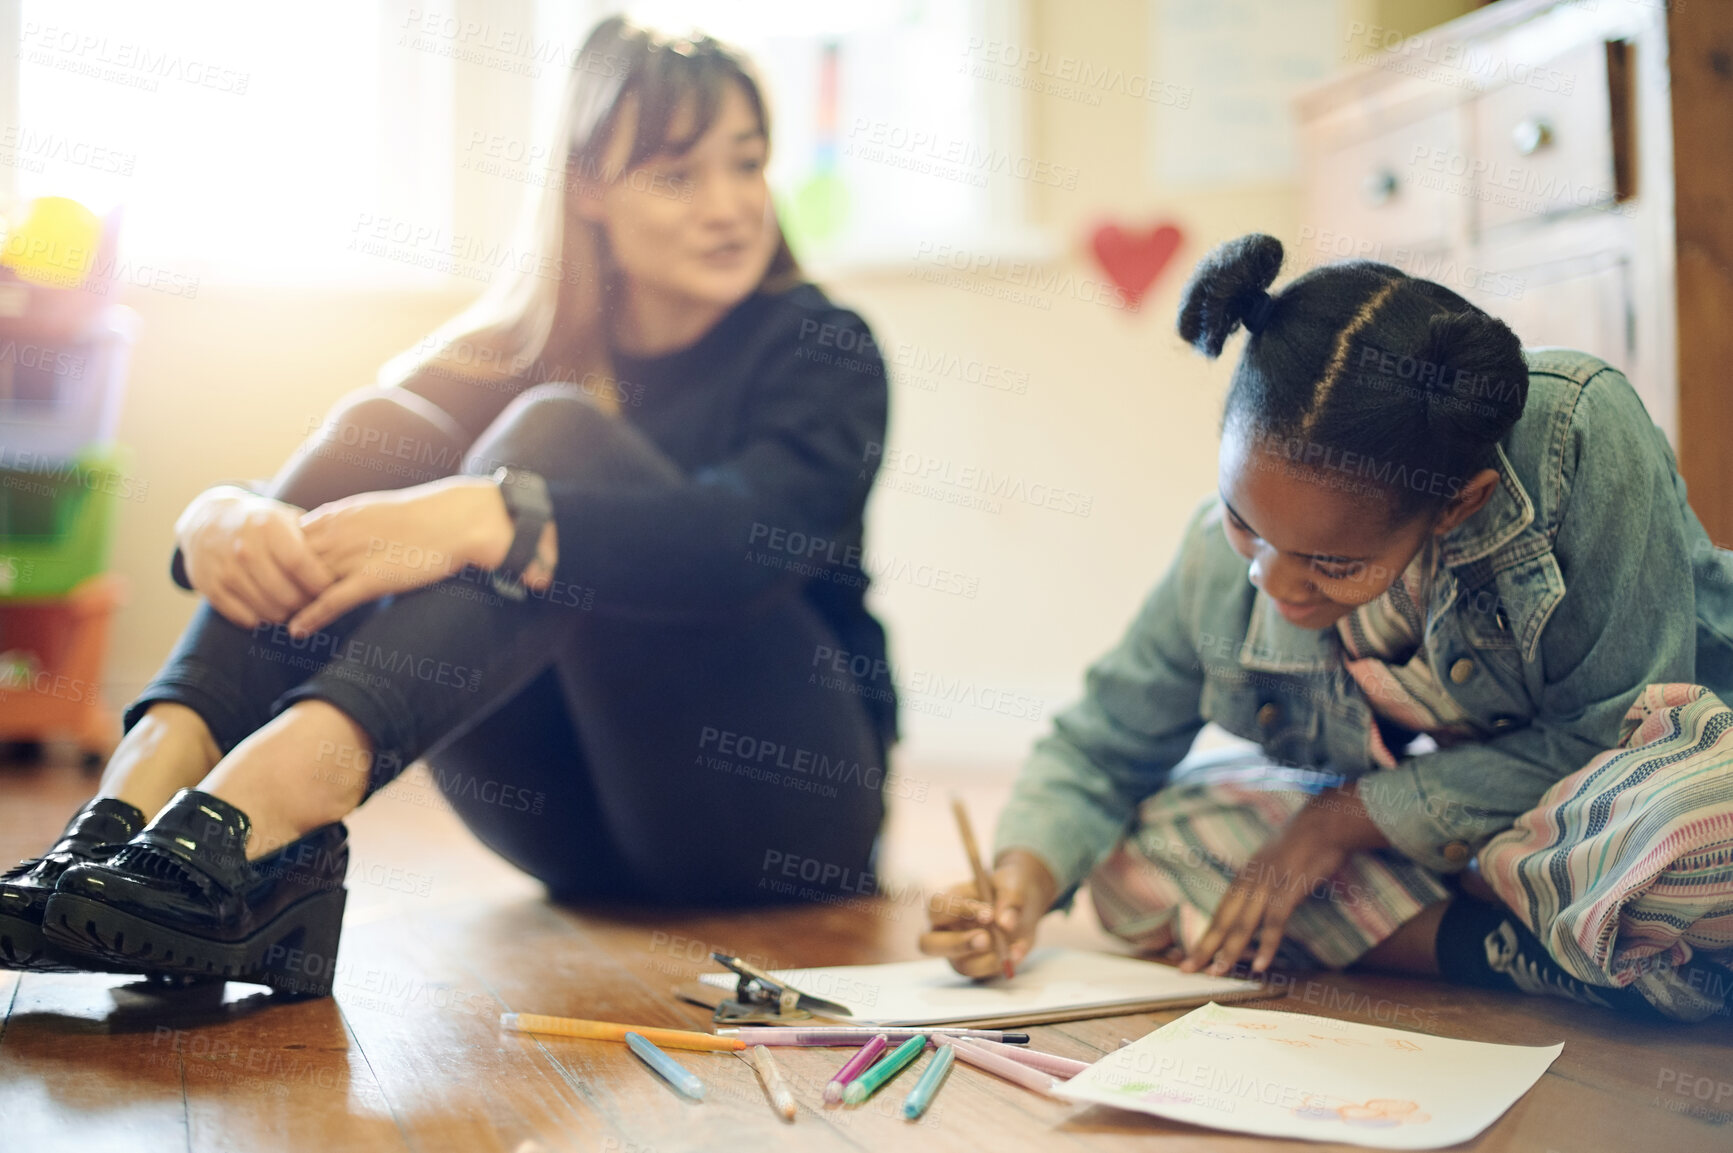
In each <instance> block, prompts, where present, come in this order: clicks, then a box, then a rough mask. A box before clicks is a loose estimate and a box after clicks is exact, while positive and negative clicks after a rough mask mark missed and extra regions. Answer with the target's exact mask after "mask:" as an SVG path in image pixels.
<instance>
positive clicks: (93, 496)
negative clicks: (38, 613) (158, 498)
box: [0, 448, 143, 603]
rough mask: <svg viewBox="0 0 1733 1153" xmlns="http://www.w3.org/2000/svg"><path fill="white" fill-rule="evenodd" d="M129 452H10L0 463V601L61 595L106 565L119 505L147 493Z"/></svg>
mask: <svg viewBox="0 0 1733 1153" xmlns="http://www.w3.org/2000/svg"><path fill="white" fill-rule="evenodd" d="M126 460H127V454H126V453H124V452H122V451H121V450H120V449H118V448H110V449H107V450H104V451H92V452H88V453H86V454H85V455H84V456H82V457H79V458H77V459H74V460H69V461H57V460H54V459H53V458H47V457H44V458H27V457H18V458H14V456H13V454H11V453H8V454H7V456H6V459H5V461H4V464H5V466H6V467H4V468H0V603H4V601H5V599H6V598H9V597H51V596H61V595H64V594H66V593H68V592H70V591H71V590H72V589H73V587H74V586H75V585H77V584H78V583H79V582H81V581H83V580H85V579H86V578H88V577H91V576H94V575H95V574H97V573H99V572H101V571H102V570H103V569H104V568H106V567H107V565H108V551H109V545H110V544H111V543H112V540H113V523H114V514H115V509H116V507H117V506H118V504H119V503H120V501H122V500H125V499H137V498H138V497H140V496H142V495H143V488H142V482H140V481H138V480H137V479H136V478H135V477H132V476H129V475H128V474H127V472H126V469H125V467H124V466H125V462H126ZM19 466H21V467H19Z"/></svg>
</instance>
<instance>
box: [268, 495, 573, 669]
mask: <svg viewBox="0 0 1733 1153" xmlns="http://www.w3.org/2000/svg"><path fill="white" fill-rule="evenodd" d="M301 531H302V533H304V534H305V536H306V539H307V543H308V545H309V546H311V548H312V550H313V551H314V553H316V554H317V555H318V557H319V559H320V560H321V561H323V562H324V563H325V564H326V565H328V566H329V567H330V569H331V571H332V572H334V573H336V574H337V579H336V581H335V582H334V583H333V584H331V586H330V587H329V588H326V589H325V590H324V591H323V592H321V593H320V594H319V596H318V597H317V598H316V599H315V600H314V601H313V602H312V603H311V604H309V605H307V606H306V607H305V608H303V609H302V610H301V611H300V612H298V613H296V614H295V616H294V618H293V619H292V620H290V621H289V631H290V632H291V633H292V634H294V635H296V636H301V635H304V634H306V633H310V632H314V631H316V630H318V629H321V628H324V627H325V626H326V625H327V624H330V623H331V622H332V621H334V620H336V619H337V618H338V617H340V616H342V615H343V614H344V613H346V612H348V611H349V610H351V609H353V608H355V607H356V606H358V605H363V604H366V603H368V602H369V601H374V600H378V599H379V598H380V597H383V596H387V595H389V594H391V593H400V592H408V591H409V590H411V589H417V588H421V587H422V586H424V585H430V584H435V583H437V582H439V581H442V580H445V579H446V578H448V577H450V576H452V575H454V574H455V573H458V572H460V571H462V570H463V568H464V567H466V566H468V565H475V566H476V567H477V568H481V569H494V568H498V567H499V566H500V564H502V563H503V562H504V560H505V555H506V553H507V552H508V551H509V550H510V548H511V539H512V523H511V516H510V515H509V514H508V513H507V512H506V508H505V499H504V498H503V497H502V496H501V495H500V492H499V486H498V485H497V484H495V483H494V482H493V481H492V480H490V479H488V478H487V477H478V476H448V477H441V478H440V479H439V480H434V481H429V482H427V483H426V484H418V485H411V486H410V487H408V488H399V489H391V490H388V491H385V492H367V493H361V494H359V495H356V496H346V497H343V498H341V499H340V500H334V501H332V502H330V503H329V504H322V505H320V506H319V507H318V508H316V509H314V510H312V511H311V512H308V513H306V514H304V515H303V516H302V517H301ZM557 550H558V546H557V541H556V537H555V533H554V525H553V522H552V521H550V522H549V523H548V525H547V527H546V528H545V529H544V530H543V531H542V537H541V542H540V547H539V548H538V550H537V553H536V558H535V560H534V561H532V562H531V563H530V565H529V566H528V567H527V569H526V570H525V572H524V575H523V583H524V585H525V586H526V587H528V588H531V589H535V590H540V589H542V588H545V587H546V586H547V585H548V583H549V582H550V581H551V580H552V579H553V569H554V565H555V564H557V563H558V559H559V557H558V551H557Z"/></svg>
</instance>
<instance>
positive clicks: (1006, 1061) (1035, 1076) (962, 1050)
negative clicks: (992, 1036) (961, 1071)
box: [951, 1038, 1059, 1096]
mask: <svg viewBox="0 0 1733 1153" xmlns="http://www.w3.org/2000/svg"><path fill="white" fill-rule="evenodd" d="M951 1048H953V1049H955V1050H956V1051H957V1060H959V1061H967V1062H968V1063H969V1064H971V1065H973V1066H975V1067H976V1068H977V1069H985V1070H986V1071H987V1072H989V1073H991V1074H993V1075H994V1076H995V1077H1003V1078H1004V1079H1005V1080H1007V1081H1009V1082H1011V1083H1012V1084H1013V1085H1021V1086H1023V1088H1025V1089H1033V1090H1034V1091H1035V1092H1037V1093H1045V1094H1047V1095H1048V1096H1057V1094H1055V1093H1054V1092H1053V1090H1054V1088H1055V1087H1056V1086H1057V1085H1058V1084H1059V1082H1057V1081H1055V1080H1054V1079H1053V1075H1052V1074H1051V1073H1046V1072H1043V1071H1042V1070H1040V1069H1035V1068H1032V1067H1030V1066H1028V1065H1022V1064H1019V1063H1018V1062H1016V1061H1013V1060H1011V1058H1009V1057H1001V1056H999V1054H997V1053H995V1052H993V1051H992V1050H991V1049H987V1048H984V1047H983V1046H981V1045H978V1044H976V1043H975V1042H974V1041H969V1040H965V1039H961V1038H959V1039H958V1040H955V1041H952V1042H951Z"/></svg>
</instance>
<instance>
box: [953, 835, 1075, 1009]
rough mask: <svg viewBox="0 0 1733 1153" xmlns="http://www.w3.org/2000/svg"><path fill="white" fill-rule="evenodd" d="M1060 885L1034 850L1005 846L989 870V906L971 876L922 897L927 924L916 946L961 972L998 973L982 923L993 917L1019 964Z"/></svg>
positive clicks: (975, 974) (973, 974) (969, 974)
mask: <svg viewBox="0 0 1733 1153" xmlns="http://www.w3.org/2000/svg"><path fill="white" fill-rule="evenodd" d="M1058 891H1059V886H1058V884H1057V883H1056V882H1055V881H1054V880H1053V874H1052V873H1050V872H1048V871H1047V866H1046V865H1044V864H1042V863H1041V859H1040V858H1039V857H1037V856H1035V854H1033V853H1030V852H1028V851H1026V850H1024V849H1009V850H1007V851H1006V852H1004V853H1003V854H1001V855H1000V857H999V860H998V862H997V866H996V867H995V868H994V870H993V895H994V897H995V898H997V899H996V900H995V902H994V904H993V905H992V906H988V905H987V904H986V903H985V902H983V901H981V900H979V899H977V897H978V895H977V894H976V892H975V882H973V881H965V882H963V883H962V884H960V885H953V886H951V887H950V888H949V889H946V890H945V891H944V892H942V893H934V894H933V898H932V900H931V901H929V902H928V903H927V917H928V919H929V920H930V921H931V922H932V928H931V929H930V930H929V931H927V932H925V933H922V934H921V941H920V947H921V952H923V953H925V954H927V955H928V956H930V957H944V958H946V959H947V960H949V961H950V962H951V968H953V969H955V970H956V971H957V972H959V973H961V974H963V976H965V977H976V978H982V977H995V976H999V975H1000V973H1001V970H1000V968H999V959H998V958H997V957H995V956H994V955H993V939H992V935H991V934H990V933H988V932H987V926H988V925H989V924H990V923H992V921H993V920H994V918H995V917H996V918H997V919H998V922H999V927H1000V928H1001V929H1003V930H1005V937H1006V939H1007V941H1008V943H1009V948H1010V958H1011V964H1012V965H1020V964H1022V962H1023V958H1024V957H1026V956H1028V955H1029V950H1030V949H1031V948H1033V947H1034V945H1035V927H1036V926H1037V925H1039V924H1040V923H1041V918H1042V916H1043V915H1044V914H1045V913H1046V912H1047V910H1048V909H1049V908H1050V907H1051V906H1052V904H1053V898H1054V897H1056V896H1057V895H1058Z"/></svg>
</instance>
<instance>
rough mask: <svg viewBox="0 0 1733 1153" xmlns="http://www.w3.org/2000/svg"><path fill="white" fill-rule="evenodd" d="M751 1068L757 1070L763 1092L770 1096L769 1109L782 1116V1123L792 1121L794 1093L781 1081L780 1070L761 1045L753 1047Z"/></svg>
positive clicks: (768, 1051)
mask: <svg viewBox="0 0 1733 1153" xmlns="http://www.w3.org/2000/svg"><path fill="white" fill-rule="evenodd" d="M752 1067H753V1068H754V1069H757V1070H758V1076H759V1079H760V1080H762V1081H763V1082H764V1091H765V1092H766V1093H768V1094H770V1105H771V1107H772V1108H773V1109H775V1110H776V1111H777V1112H778V1113H780V1114H782V1119H783V1120H784V1121H792V1120H794V1113H795V1105H794V1093H793V1092H791V1091H790V1090H789V1088H788V1082H787V1081H784V1080H783V1079H782V1070H780V1069H778V1068H777V1067H776V1061H775V1060H774V1059H772V1057H771V1056H770V1050H769V1049H766V1048H765V1047H764V1046H763V1045H754V1046H753V1047H752Z"/></svg>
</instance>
